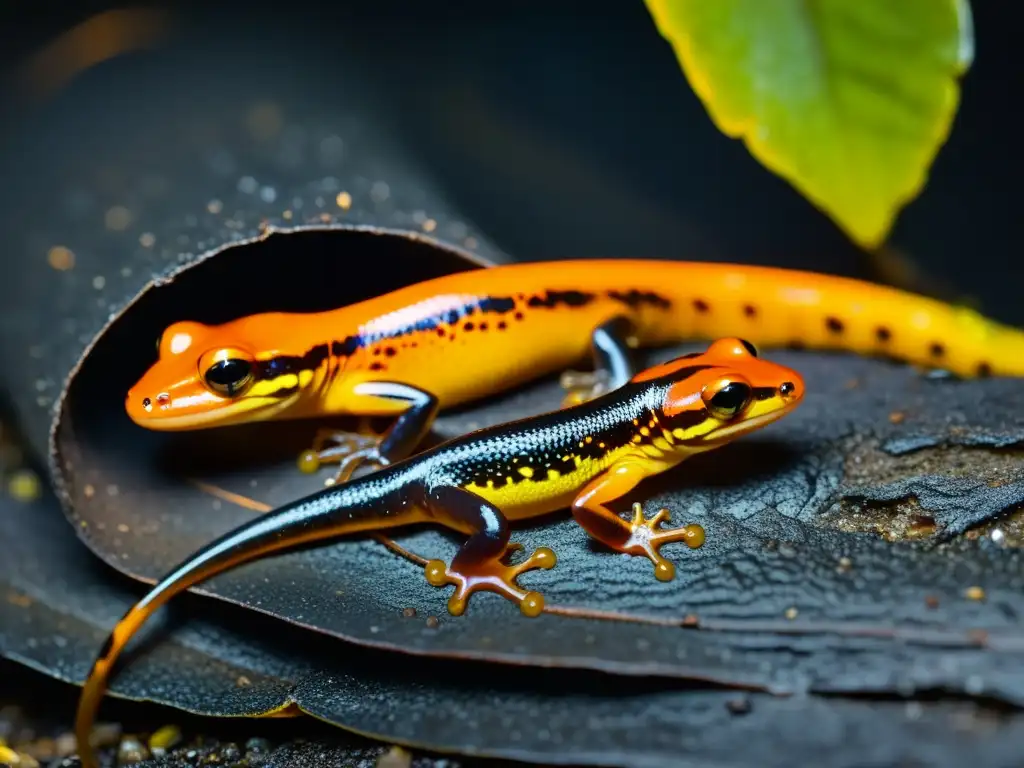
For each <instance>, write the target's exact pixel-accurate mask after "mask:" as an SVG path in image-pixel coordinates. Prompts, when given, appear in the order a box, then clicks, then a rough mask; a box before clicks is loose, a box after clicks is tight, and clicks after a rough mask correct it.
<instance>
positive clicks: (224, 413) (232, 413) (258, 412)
mask: <svg viewBox="0 0 1024 768" xmlns="http://www.w3.org/2000/svg"><path fill="white" fill-rule="evenodd" d="M300 394H301V393H294V394H291V395H288V396H287V397H281V398H277V397H265V398H259V399H257V398H252V397H249V398H243V399H241V400H239V401H238V402H237V403H234V404H231V405H221V406H218V407H217V408H214V409H211V410H196V411H193V412H191V413H170V414H159V415H156V414H153V413H146V414H137V413H136V412H135V411H134V409H133V410H130V411H129V415H130V417H131V419H132V421H134V422H135V423H136V424H138V425H139V426H141V427H145V428H146V429H150V430H153V431H155V432H179V431H184V430H192V429H199V428H204V427H221V426H231V425H233V424H238V423H247V422H252V421H267V420H269V419H272V418H274V416H276V415H277V414H278V413H279V412H280V411H283V410H285V409H286V408H289V407H291V405H292V404H294V403H295V401H296V400H297V399H298V398H299V395H300Z"/></svg>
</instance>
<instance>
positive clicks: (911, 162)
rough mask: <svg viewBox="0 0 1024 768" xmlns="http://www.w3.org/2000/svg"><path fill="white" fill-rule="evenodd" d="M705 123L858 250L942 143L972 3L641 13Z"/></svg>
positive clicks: (681, 7)
mask: <svg viewBox="0 0 1024 768" xmlns="http://www.w3.org/2000/svg"><path fill="white" fill-rule="evenodd" d="M646 2H647V6H648V9H649V11H650V13H651V15H652V17H653V18H654V22H655V24H656V25H657V27H658V30H659V31H660V33H661V34H662V35H663V36H664V37H665V38H666V39H667V40H668V41H669V42H670V43H671V44H672V46H673V48H674V50H675V53H676V56H677V58H678V59H679V62H680V65H681V66H682V68H683V72H684V73H685V75H686V77H687V78H688V79H689V82H690V84H691V86H692V87H693V89H694V91H695V92H696V93H697V95H698V96H699V97H700V98H701V100H702V101H703V102H704V105H705V107H706V108H707V110H708V113H709V114H710V116H711V119H712V120H713V121H714V123H715V124H716V125H717V126H718V128H719V129H720V130H721V131H722V132H723V133H725V134H726V135H727V136H730V137H733V138H741V137H742V139H743V140H744V142H745V143H746V146H747V148H748V149H749V150H750V152H751V154H753V155H754V157H756V158H757V159H758V160H759V161H760V162H761V163H763V164H764V165H765V167H767V168H768V169H769V170H771V171H773V172H774V173H776V174H778V175H779V176H781V177H783V178H785V179H786V180H788V181H789V182H790V183H791V184H793V186H795V187H796V188H797V189H798V190H799V191H800V192H801V193H802V194H803V195H804V196H806V197H807V198H808V199H809V200H810V201H811V202H812V203H813V204H814V205H816V206H818V207H819V208H821V209H822V210H823V211H825V212H826V213H827V214H828V215H829V216H831V217H832V218H833V219H834V220H835V221H836V223H837V224H838V225H839V226H840V227H842V228H843V229H844V230H845V231H846V232H847V234H848V235H849V236H850V237H852V238H853V239H854V240H855V241H857V242H858V243H859V244H860V245H861V246H863V247H868V248H874V247H876V246H878V245H880V244H881V243H882V242H883V241H884V240H885V238H886V237H887V236H888V233H889V230H890V229H891V227H892V225H893V222H894V221H895V218H896V215H897V213H898V212H899V210H900V208H902V207H903V206H904V205H905V204H906V203H908V202H910V201H911V200H912V199H913V198H914V197H916V196H917V195H918V194H919V193H920V191H921V189H922V188H923V187H924V184H925V182H926V180H927V176H928V168H929V167H930V165H931V163H932V161H933V159H934V158H935V155H936V153H937V152H938V150H939V147H940V146H942V144H943V143H944V142H945V140H946V138H947V136H948V135H949V130H950V126H951V124H952V121H953V117H954V115H955V114H956V109H957V106H958V102H959V98H960V93H959V82H958V79H959V77H960V76H961V75H963V74H964V72H966V70H967V69H968V68H969V67H970V65H971V60H972V58H973V53H974V51H973V48H974V39H973V31H972V24H971V16H970V8H969V6H968V0H713V2H708V1H707V0H646Z"/></svg>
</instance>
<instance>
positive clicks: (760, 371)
mask: <svg viewBox="0 0 1024 768" xmlns="http://www.w3.org/2000/svg"><path fill="white" fill-rule="evenodd" d="M633 381H634V382H636V383H642V382H649V383H650V384H651V385H653V386H656V387H658V392H660V393H661V397H662V402H661V403H660V407H659V408H657V409H656V413H657V417H658V421H659V422H660V423H661V425H662V426H663V427H664V428H666V429H667V430H668V431H669V432H670V433H671V434H672V436H673V438H674V440H673V443H674V444H675V445H677V446H680V447H683V448H685V449H686V450H687V451H703V450H709V449H711V448H715V447H717V446H720V445H722V444H724V443H726V442H730V441H732V440H734V439H736V438H737V437H740V436H741V435H744V434H747V433H748V432H753V431H754V430H756V429H759V428H761V427H763V426H765V425H766V424H769V423H771V422H773V421H776V420H777V419H780V418H782V417H783V416H785V415H786V414H787V413H789V412H790V411H792V410H793V409H794V408H796V407H797V405H799V404H800V402H801V401H802V400H803V396H804V381H803V378H802V377H801V376H800V374H799V373H797V372H796V371H794V370H792V369H790V368H786V367H785V366H782V365H778V364H777V363H772V362H769V361H768V360H764V359H762V358H760V357H758V355H757V350H756V349H755V348H754V346H753V345H752V344H751V343H750V342H748V341H744V340H743V339H735V338H725V339H718V340H717V341H715V342H713V343H712V344H711V345H710V346H709V347H708V349H707V350H706V351H705V352H701V353H696V354H693V355H685V356H683V357H680V358H676V359H675V360H670V361H668V362H666V363H663V364H662V365H660V366H656V367H655V368H651V369H649V370H647V371H643V372H641V373H639V374H637V375H636V376H635V377H634V378H633Z"/></svg>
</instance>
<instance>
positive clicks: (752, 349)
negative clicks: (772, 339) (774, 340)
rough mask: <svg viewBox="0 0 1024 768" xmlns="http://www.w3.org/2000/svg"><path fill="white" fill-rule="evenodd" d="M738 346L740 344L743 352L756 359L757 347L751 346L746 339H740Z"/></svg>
mask: <svg viewBox="0 0 1024 768" xmlns="http://www.w3.org/2000/svg"><path fill="white" fill-rule="evenodd" d="M740 344H742V345H743V348H744V349H745V350H747V352H749V353H750V356H751V357H757V347H755V346H754V345H753V344H751V343H750V342H749V341H747V340H746V339H740Z"/></svg>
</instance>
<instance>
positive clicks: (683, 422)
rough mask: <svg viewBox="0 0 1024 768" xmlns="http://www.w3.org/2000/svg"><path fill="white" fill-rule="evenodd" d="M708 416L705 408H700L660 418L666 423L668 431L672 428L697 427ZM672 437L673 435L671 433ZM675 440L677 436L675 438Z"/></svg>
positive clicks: (687, 428)
mask: <svg viewBox="0 0 1024 768" xmlns="http://www.w3.org/2000/svg"><path fill="white" fill-rule="evenodd" d="M707 418H708V410H707V408H701V409H699V410H696V411H681V412H680V413H677V414H676V415H675V416H663V417H662V419H663V420H664V421H665V423H666V424H667V425H668V429H669V431H671V430H673V429H682V430H684V431H688V430H691V429H693V428H694V427H699V426H700V425H701V424H703V423H704V422H705V421H707ZM673 437H675V436H674V435H673ZM676 439H677V440H678V439H679V438H676Z"/></svg>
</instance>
